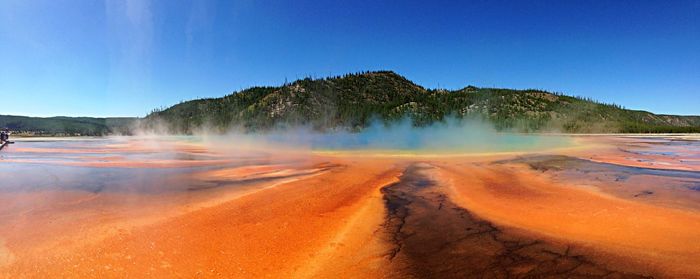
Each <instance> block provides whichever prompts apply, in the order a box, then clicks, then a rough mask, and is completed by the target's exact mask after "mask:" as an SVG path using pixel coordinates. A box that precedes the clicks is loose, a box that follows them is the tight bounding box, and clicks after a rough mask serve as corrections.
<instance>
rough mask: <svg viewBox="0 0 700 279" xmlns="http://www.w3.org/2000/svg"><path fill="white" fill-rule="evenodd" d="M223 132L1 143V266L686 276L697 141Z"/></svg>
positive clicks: (2, 273)
mask: <svg viewBox="0 0 700 279" xmlns="http://www.w3.org/2000/svg"><path fill="white" fill-rule="evenodd" d="M562 136H564V135H562ZM231 142H235V141H232V140H231V139H229V138H221V139H209V140H207V141H205V140H201V139H199V138H196V137H162V138H161V137H145V138H139V137H133V138H130V137H117V138H103V139H100V138H95V139H90V140H84V139H57V140H50V139H46V140H41V141H38V140H37V141H27V142H20V141H18V143H16V144H15V145H12V146H10V147H8V148H5V149H3V151H2V153H1V154H0V155H1V156H0V164H1V165H0V181H3V183H2V184H1V185H0V278H86V277H87V278H143V277H147V278H183V277H184V278H199V277H205V278H211V277H216V278H266V277H270V278H428V277H433V278H648V277H657V278H697V277H700V268H699V267H700V260H698V259H700V242H699V241H698V240H699V239H700V206H698V205H697V204H698V202H699V201H700V172H698V171H695V168H696V165H695V163H694V162H695V161H694V160H696V159H697V154H698V152H699V150H700V142H698V141H696V140H690V139H687V138H682V139H679V138H675V137H671V138H668V137H663V138H649V137H613V136H586V137H576V138H574V139H573V140H572V142H576V144H575V145H574V146H571V147H567V148H557V149H551V148H550V149H543V150H540V151H533V150H530V151H509V152H492V153H488V152H486V153H482V152H477V153H472V154H463V153H459V152H456V153H454V154H431V153H430V152H425V151H424V150H417V151H415V152H413V151H411V152H406V151H401V152H399V153H396V154H393V153H391V152H392V151H382V152H381V153H376V154H372V152H374V151H373V150H350V151H348V152H327V151H322V150H319V151H318V152H317V151H314V150H308V149H303V148H300V149H294V148H282V149H280V150H277V149H275V148H274V147H273V146H272V145H269V144H267V145H264V146H258V148H252V147H255V146H254V143H251V142H245V148H241V146H239V145H236V144H233V143H231ZM631 157H634V158H642V160H647V161H643V162H644V163H645V164H646V163H649V162H651V163H654V165H644V164H637V163H628V162H627V161H629V159H628V158H631ZM673 160H675V161H673ZM671 161H673V162H675V163H674V164H675V165H667V166H668V167H665V168H660V167H656V166H658V165H659V164H660V163H663V162H671ZM638 163H640V162H638ZM661 165H663V164H661Z"/></svg>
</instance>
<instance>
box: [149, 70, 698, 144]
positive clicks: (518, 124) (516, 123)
mask: <svg viewBox="0 0 700 279" xmlns="http://www.w3.org/2000/svg"><path fill="white" fill-rule="evenodd" d="M449 116H454V117H457V118H461V117H475V118H480V119H487V120H489V121H491V122H492V123H493V124H494V125H495V126H496V127H497V128H498V129H501V130H512V131H523V132H537V131H543V132H546V131H558V132H571V133H610V132H625V133H646V132H700V116H674V115H659V114H653V113H650V112H646V111H636V110H627V109H624V108H622V107H621V106H618V105H614V104H605V103H600V102H596V101H593V100H587V99H584V98H577V97H571V96H566V95H563V94H558V93H550V92H545V91H541V90H511V89H495V88H477V87H473V86H468V87H465V88H463V89H460V90H454V91H450V90H442V89H426V88H423V87H422V86H420V85H416V84H414V83H413V82H411V81H409V80H407V79H406V78H404V77H402V76H400V75H398V74H396V73H394V72H390V71H379V72H365V73H358V74H347V75H344V76H337V77H329V78H323V79H311V78H306V79H303V80H298V81H295V82H293V83H291V84H284V85H282V86H279V87H253V88H250V89H246V90H243V91H240V92H236V93H233V94H231V95H228V96H225V97H222V98H214V99H200V100H193V101H187V102H183V103H180V104H178V105H175V106H172V107H170V108H168V109H165V110H162V111H155V112H153V113H151V114H150V115H148V116H147V117H146V118H145V119H144V121H143V122H142V124H143V125H144V127H146V128H153V129H155V128H156V126H158V127H160V128H161V129H162V126H165V127H167V129H168V130H169V131H170V132H175V133H189V132H192V131H193V130H196V129H198V128H200V127H208V128H215V129H220V130H222V131H224V130H226V129H229V128H230V127H239V128H244V129H246V130H249V131H250V130H253V131H255V130H265V129H270V128H272V127H276V126H279V125H307V126H311V127H313V128H314V129H318V130H329V129H349V130H359V129H362V128H363V127H365V126H367V125H368V124H369V123H370V122H371V121H373V120H374V119H379V120H384V121H394V120H398V119H401V118H404V117H410V118H411V119H412V120H413V122H414V124H415V125H417V126H421V125H426V124H429V123H433V122H435V121H441V120H443V119H445V117H449Z"/></svg>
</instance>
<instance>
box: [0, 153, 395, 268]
mask: <svg viewBox="0 0 700 279" xmlns="http://www.w3.org/2000/svg"><path fill="white" fill-rule="evenodd" d="M399 172H400V170H399V168H397V167H395V166H394V165H393V164H391V163H390V162H363V163H362V164H352V165H350V164H344V163H340V164H338V165H336V166H334V167H332V168H331V169H329V170H328V171H327V172H326V173H323V174H320V175H317V176H313V177H309V178H307V179H300V180H297V181H291V182H288V183H283V184H280V185H277V186H276V187H273V188H267V189H265V190H261V191H258V192H254V193H252V194H249V195H244V196H239V197H236V198H232V199H231V200H229V201H225V202H221V203H219V204H216V205H213V206H210V207H204V208H201V209H198V210H195V211H191V212H187V213H184V214H169V213H168V212H166V213H165V215H172V217H169V218H165V219H162V220H160V221H156V222H146V223H144V224H139V223H136V224H133V226H124V228H123V229H120V230H116V231H109V230H105V231H101V232H100V231H99V230H93V231H92V232H93V233H101V234H102V235H98V236H90V238H93V239H94V241H86V240H85V239H65V240H64V241H60V242H56V241H49V242H43V241H34V240H36V238H35V237H34V236H31V235H30V236H29V238H30V239H25V237H27V236H26V235H25V234H24V233H23V232H21V231H14V233H15V234H16V235H8V232H4V233H3V237H4V239H5V242H4V245H5V246H4V248H5V251H7V250H9V251H10V253H11V254H10V255H11V256H5V257H4V258H10V260H5V262H4V264H3V265H2V267H1V268H0V271H1V272H2V274H4V275H6V276H7V277H36V278H41V277H56V276H57V277H83V276H91V277H114V278H123V277H125V276H133V277H142V276H147V277H151V276H162V277H173V276H174V277H195V276H213V277H220V276H223V277H232V276H233V277H256V278H259V277H264V276H275V277H280V276H293V275H296V276H299V277H308V276H312V275H314V274H316V273H319V272H328V271H330V270H335V271H337V272H347V274H361V273H359V272H365V273H366V274H368V275H371V274H374V275H378V274H377V273H376V272H377V270H378V269H379V268H380V266H377V265H371V264H370V265H363V264H359V263H357V262H355V260H363V261H366V260H367V259H366V258H362V259H352V258H344V257H342V256H341V257H339V258H338V255H337V253H336V250H338V251H346V250H347V251H353V250H356V249H359V248H361V247H363V245H364V244H366V243H369V242H371V241H370V240H371V237H370V238H369V239H368V238H367V237H369V236H371V235H372V232H373V231H374V230H375V229H376V228H377V227H378V226H379V225H380V223H381V222H382V217H383V210H384V208H383V206H382V201H381V195H380V194H379V189H380V188H381V187H383V186H385V185H387V184H390V183H391V182H393V181H395V179H396V177H397V176H398V175H399ZM122 198H124V197H122ZM85 205H86V206H84V207H82V208H81V209H80V210H79V212H72V211H67V212H63V213H61V212H60V210H61V209H60V208H55V210H59V212H54V214H56V215H59V216H60V215H69V216H72V217H73V218H75V217H76V215H79V216H83V217H80V220H81V223H85V224H89V225H86V226H88V227H90V226H92V227H99V226H100V225H101V223H102V222H107V221H109V220H105V219H107V218H100V217H97V216H95V218H91V216H89V215H90V214H89V212H90V211H92V210H100V207H99V206H97V207H96V208H92V209H91V208H87V207H88V204H87V203H86V204H85ZM163 209H168V207H165V206H164V208H163ZM103 210H104V209H103ZM170 210H178V209H173V208H170ZM147 213H150V214H156V215H157V214H159V213H156V212H150V211H147ZM32 217H33V218H34V220H32V221H31V222H32V223H34V224H37V225H38V224H42V223H53V222H56V220H53V219H52V218H51V216H47V215H44V216H42V215H34V216H32ZM42 218H43V219H42ZM66 218H68V217H67V216H66ZM22 219H23V218H22ZM16 222H19V223H21V222H26V221H25V220H17V221H16ZM65 222H70V221H65ZM124 222H125V223H126V224H129V221H128V220H127V221H124ZM5 226H10V227H11V226H13V224H6V225H5ZM52 229H53V232H52V233H55V234H58V235H61V234H62V233H64V232H65V231H67V230H70V228H67V227H64V226H54V227H52ZM29 240H31V241H29ZM381 252H383V250H382V249H378V250H377V251H376V253H379V254H377V255H368V257H369V258H370V259H371V258H372V257H375V258H377V259H381ZM5 254H7V252H6V253H5ZM370 254H371V253H370ZM370 262H371V261H370ZM336 263H343V265H342V266H336ZM345 264H347V265H345ZM352 264H355V265H356V267H354V268H353V267H352ZM319 266H324V267H325V268H323V269H322V270H319V269H318V267H319ZM348 268H349V270H348ZM329 275H330V274H329ZM336 275H337V274H336Z"/></svg>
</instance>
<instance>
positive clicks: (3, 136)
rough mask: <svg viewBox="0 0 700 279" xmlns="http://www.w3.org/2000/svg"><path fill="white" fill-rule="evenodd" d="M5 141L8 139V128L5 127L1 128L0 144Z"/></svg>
mask: <svg viewBox="0 0 700 279" xmlns="http://www.w3.org/2000/svg"><path fill="white" fill-rule="evenodd" d="M7 141H10V130H8V129H7V128H5V129H3V130H2V132H0V144H3V143H5V142H7Z"/></svg>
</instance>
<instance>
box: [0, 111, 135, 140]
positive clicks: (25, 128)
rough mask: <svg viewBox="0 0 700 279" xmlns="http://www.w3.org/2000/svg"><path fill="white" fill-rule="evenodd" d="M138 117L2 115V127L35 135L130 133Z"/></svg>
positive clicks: (19, 132)
mask: <svg viewBox="0 0 700 279" xmlns="http://www.w3.org/2000/svg"><path fill="white" fill-rule="evenodd" d="M136 120H137V118H129V117H114V118H92V117H65V116H57V117H46V118H44V117H27V116H13V115H0V128H8V129H10V130H11V131H13V133H15V134H20V135H35V136H42V135H44V136H103V135H109V134H129V133H130V132H131V131H130V129H131V128H132V127H134V125H133V124H134V121H136Z"/></svg>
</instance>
